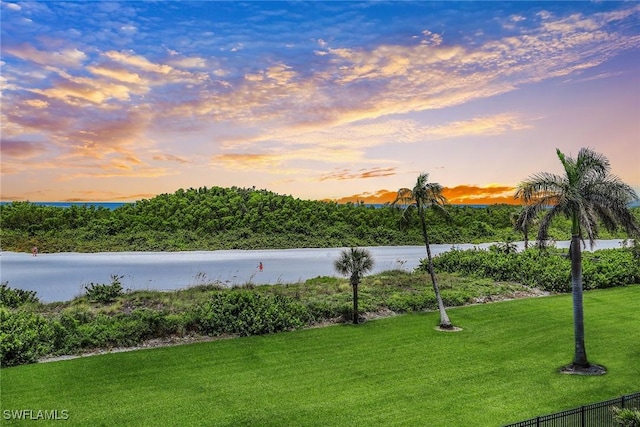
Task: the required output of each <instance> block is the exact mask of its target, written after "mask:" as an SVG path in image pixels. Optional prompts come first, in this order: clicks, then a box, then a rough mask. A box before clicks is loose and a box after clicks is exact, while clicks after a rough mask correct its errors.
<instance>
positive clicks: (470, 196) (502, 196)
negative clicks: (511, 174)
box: [335, 185, 519, 205]
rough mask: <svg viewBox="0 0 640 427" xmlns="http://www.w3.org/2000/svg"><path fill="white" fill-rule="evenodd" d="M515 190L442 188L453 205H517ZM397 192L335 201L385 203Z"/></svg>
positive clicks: (465, 186)
mask: <svg viewBox="0 0 640 427" xmlns="http://www.w3.org/2000/svg"><path fill="white" fill-rule="evenodd" d="M514 192H515V188H514V187H509V186H486V187H478V186H473V185H458V186H456V187H452V188H448V187H445V188H444V189H443V190H442V194H443V195H444V196H445V197H446V198H447V201H448V202H449V203H450V204H452V205H493V204H499V203H504V204H509V205H517V204H519V202H518V201H517V200H515V199H514V198H513V194H514ZM396 194H397V193H396V191H389V190H379V191H376V192H375V193H361V194H354V195H352V196H347V197H342V198H340V199H338V200H335V201H336V202H338V203H347V202H352V203H358V202H361V201H362V202H364V203H368V204H384V203H391V202H393V201H394V200H395V198H396Z"/></svg>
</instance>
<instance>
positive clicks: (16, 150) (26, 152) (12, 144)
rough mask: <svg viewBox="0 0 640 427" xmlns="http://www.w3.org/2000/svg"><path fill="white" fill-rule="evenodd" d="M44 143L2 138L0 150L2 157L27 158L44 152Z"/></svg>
mask: <svg viewBox="0 0 640 427" xmlns="http://www.w3.org/2000/svg"><path fill="white" fill-rule="evenodd" d="M46 150H47V149H46V145H45V144H43V143H40V142H31V141H20V140H12V139H4V138H3V139H2V144H0V151H1V152H2V157H5V156H6V157H10V158H14V159H27V158H30V157H35V156H38V155H40V154H43V153H44V152H46Z"/></svg>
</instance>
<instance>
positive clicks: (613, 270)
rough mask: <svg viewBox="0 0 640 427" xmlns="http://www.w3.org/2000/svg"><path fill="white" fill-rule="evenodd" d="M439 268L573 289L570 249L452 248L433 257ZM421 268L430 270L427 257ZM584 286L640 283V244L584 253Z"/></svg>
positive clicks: (552, 288)
mask: <svg viewBox="0 0 640 427" xmlns="http://www.w3.org/2000/svg"><path fill="white" fill-rule="evenodd" d="M434 265H435V269H436V271H445V272H450V273H454V272H455V273H459V274H461V275H464V276H472V277H482V278H488V279H492V280H498V281H513V282H518V283H522V284H524V285H527V286H533V287H536V288H539V289H543V290H546V291H550V292H571V261H570V259H569V256H568V252H567V251H561V250H555V249H547V250H544V251H539V250H538V249H528V250H526V251H523V252H510V251H505V250H504V249H500V246H498V245H496V246H492V247H491V248H490V250H488V251H487V250H476V249H471V250H459V249H456V248H454V249H452V250H451V251H447V252H445V253H443V254H440V255H439V256H437V257H435V258H434ZM420 267H421V269H423V270H425V271H426V270H427V266H426V263H425V262H424V260H423V261H422V262H421V266H420ZM582 268H583V271H582V279H583V282H584V288H585V289H597V288H608V287H613V286H623V285H627V284H632V283H640V251H639V249H638V246H632V247H629V248H624V249H604V250H599V251H595V252H585V253H584V254H583V258H582Z"/></svg>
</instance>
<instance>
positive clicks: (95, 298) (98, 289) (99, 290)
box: [84, 274, 123, 304]
mask: <svg viewBox="0 0 640 427" xmlns="http://www.w3.org/2000/svg"><path fill="white" fill-rule="evenodd" d="M122 277H123V276H117V275H115V274H114V275H112V276H111V284H109V285H105V284H98V283H90V284H88V285H86V286H85V287H84V289H85V291H86V292H87V298H88V299H89V301H91V302H97V303H99V304H108V303H110V302H113V301H114V300H115V299H116V298H117V297H119V296H121V295H122V293H123V292H122V284H121V283H120V279H122Z"/></svg>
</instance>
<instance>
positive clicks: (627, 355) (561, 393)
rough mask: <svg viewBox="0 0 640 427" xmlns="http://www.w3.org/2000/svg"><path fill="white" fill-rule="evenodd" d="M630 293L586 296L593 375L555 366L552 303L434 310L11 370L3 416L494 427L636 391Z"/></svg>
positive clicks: (560, 359)
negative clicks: (441, 327) (446, 322)
mask: <svg viewBox="0 0 640 427" xmlns="http://www.w3.org/2000/svg"><path fill="white" fill-rule="evenodd" d="M366 280H376V279H374V278H370V279H365V281H366ZM377 280H380V278H378V279H377ZM442 282H444V280H442ZM342 286H346V287H347V290H346V291H345V292H343V293H344V294H345V295H346V297H347V298H349V290H348V286H349V284H348V283H343V284H342ZM324 287H328V288H331V286H327V285H326V284H325V285H324ZM301 291H302V288H301ZM444 291H445V290H444V289H443V292H444ZM639 299H640V286H628V287H623V288H615V289H606V290H594V291H589V292H587V293H585V300H584V302H585V310H586V313H587V315H588V316H587V318H586V323H585V328H586V331H585V332H586V334H587V336H588V338H589V351H590V353H589V354H590V358H591V359H592V360H593V362H594V363H598V364H602V365H604V366H606V367H607V374H606V375H603V376H598V377H586V376H574V375H563V374H559V373H558V372H557V371H558V369H559V368H560V367H561V366H562V365H563V364H565V363H566V361H567V359H568V358H569V357H570V356H571V354H572V352H573V348H572V347H573V345H572V344H573V343H572V334H573V330H572V323H571V317H572V314H571V306H572V302H571V296H570V295H559V296H551V297H544V298H530V299H521V300H517V301H507V302H500V303H496V304H482V305H475V306H469V307H464V308H456V309H452V310H450V314H451V317H452V318H453V320H454V321H455V323H456V324H458V325H460V326H462V327H463V328H464V329H463V331H461V332H457V333H445V332H439V331H436V330H435V328H434V326H435V325H437V324H438V322H439V316H438V313H436V312H431V313H419V314H410V315H403V316H396V317H391V318H386V319H381V320H376V321H369V322H366V323H363V324H361V325H358V326H353V325H338V326H331V327H326V328H315V329H308V330H301V331H294V332H287V333H282V334H273V335H265V336H253V337H245V338H239V339H232V340H219V341H215V342H208V343H198V344H191V345H183V346H175V347H165V348H158V349H151V350H142V351H134V352H128V353H112V354H107V355H103V356H95V357H83V358H79V359H74V360H66V361H62V362H56V363H40V364H33V365H25V366H18V367H13V368H7V369H4V370H3V371H2V409H3V410H16V411H17V410H21V409H23V410H24V409H32V410H38V409H41V410H45V409H47V410H54V409H57V410H58V414H61V411H63V410H64V411H67V412H66V414H67V415H68V419H67V420H66V421H64V422H63V424H65V425H73V426H112V425H118V426H133V425H149V426H154V425H158V426H165V425H174V426H178V425H179V426H200V425H217V426H231V425H234V426H241V425H245V426H282V425H305V426H344V425H357V426H369V425H377V426H406V425H423V426H474V427H484V426H487V427H489V426H491V427H494V426H498V425H504V424H507V423H509V422H516V421H520V420H524V419H528V418H532V417H535V416H538V415H543V414H548V413H552V412H556V411H559V410H563V409H569V408H573V407H576V406H580V405H583V404H586V403H591V402H598V401H601V400H605V399H610V398H613V397H617V396H620V395H623V394H628V393H631V392H634V391H637V390H638V378H640V364H638V363H637V362H638V343H639V342H640V329H638V328H634V327H632V326H633V325H638V324H640V310H638V300H639ZM34 415H35V412H34ZM10 423H11V425H33V424H34V423H33V421H31V420H24V421H15V420H14V421H11V422H10ZM41 423H44V424H47V423H46V422H44V421H42V422H41ZM36 424H40V423H36ZM56 424H57V422H56Z"/></svg>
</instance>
